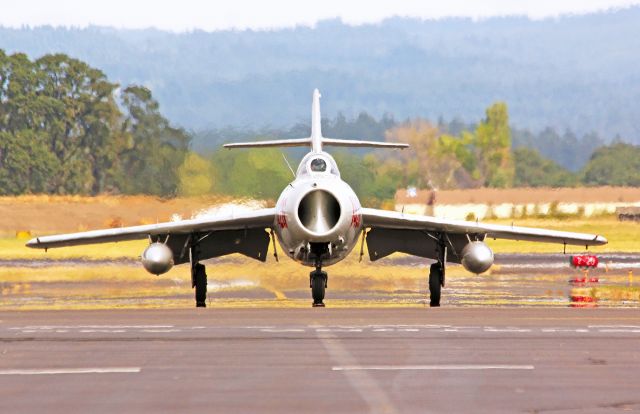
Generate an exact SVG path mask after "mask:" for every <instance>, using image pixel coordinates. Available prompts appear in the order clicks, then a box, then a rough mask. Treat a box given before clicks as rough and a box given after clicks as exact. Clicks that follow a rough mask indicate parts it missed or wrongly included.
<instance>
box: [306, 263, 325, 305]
mask: <svg viewBox="0 0 640 414" xmlns="http://www.w3.org/2000/svg"><path fill="white" fill-rule="evenodd" d="M309 285H310V286H311V296H312V297H313V305H312V306H313V307H314V308H318V307H321V308H324V290H325V289H326V287H327V272H323V271H322V266H321V265H320V264H319V263H318V264H316V270H314V271H313V272H311V273H309Z"/></svg>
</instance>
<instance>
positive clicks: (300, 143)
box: [224, 89, 409, 152]
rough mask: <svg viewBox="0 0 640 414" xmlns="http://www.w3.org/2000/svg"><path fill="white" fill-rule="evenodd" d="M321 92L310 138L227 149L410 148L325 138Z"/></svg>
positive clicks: (315, 101) (315, 99) (313, 107)
mask: <svg viewBox="0 0 640 414" xmlns="http://www.w3.org/2000/svg"><path fill="white" fill-rule="evenodd" d="M321 96H322V95H320V91H319V90H318V89H314V91H313V101H312V103H311V136H310V137H309V138H296V139H277V140H271V141H257V142H238V143H233V144H224V147H225V148H252V147H256V148H259V147H305V146H307V145H309V146H311V151H312V152H322V146H323V145H326V146H334V147H371V148H408V147H409V144H402V143H396V142H378V141H359V140H351V139H338V138H324V137H323V136H322V125H321V117H320V97H321Z"/></svg>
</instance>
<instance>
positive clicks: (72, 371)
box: [0, 367, 141, 375]
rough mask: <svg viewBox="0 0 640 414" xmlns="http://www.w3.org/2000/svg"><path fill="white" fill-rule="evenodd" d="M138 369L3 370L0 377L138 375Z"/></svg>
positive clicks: (0, 371) (139, 369)
mask: <svg viewBox="0 0 640 414" xmlns="http://www.w3.org/2000/svg"><path fill="white" fill-rule="evenodd" d="M140 371H141V368H140V367H120V368H51V369H3V370H0V375H59V374H131V373H134V374H135V373H139V372H140Z"/></svg>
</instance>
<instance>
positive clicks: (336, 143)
mask: <svg viewBox="0 0 640 414" xmlns="http://www.w3.org/2000/svg"><path fill="white" fill-rule="evenodd" d="M321 142H322V145H323V146H331V147H370V148H408V147H409V144H403V143H400V142H381V141H360V140H355V139H338V138H324V137H322V138H321ZM306 146H312V140H311V138H296V139H276V140H270V141H254V142H236V143H232V144H224V147H225V148H260V147H306Z"/></svg>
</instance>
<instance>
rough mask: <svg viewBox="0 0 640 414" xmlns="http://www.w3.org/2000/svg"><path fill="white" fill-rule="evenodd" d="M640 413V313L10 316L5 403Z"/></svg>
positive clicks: (67, 407) (0, 372)
mask: <svg viewBox="0 0 640 414" xmlns="http://www.w3.org/2000/svg"><path fill="white" fill-rule="evenodd" d="M639 410H640V310H638V309H568V308H567V309H558V308H439V309H430V308H424V309H415V308H414V309H397V308H396V309H330V308H325V309H184V310H112V311H48V312H3V313H2V314H0V412H7V413H9V412H38V413H42V412H47V413H68V412H92V413H96V412H98V413H99V412H108V413H113V412H160V413H162V412H175V413H184V412H216V413H257V412H269V413H281V412H292V413H300V412H312V413H327V412H331V413H367V412H375V413H407V412H415V413H428V412H541V413H572V412H576V413H578V412H580V413H584V412H594V413H595V412H597V413H600V412H620V411H639Z"/></svg>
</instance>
